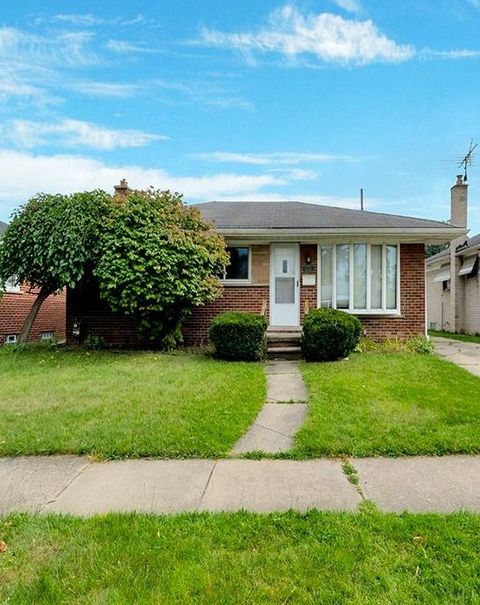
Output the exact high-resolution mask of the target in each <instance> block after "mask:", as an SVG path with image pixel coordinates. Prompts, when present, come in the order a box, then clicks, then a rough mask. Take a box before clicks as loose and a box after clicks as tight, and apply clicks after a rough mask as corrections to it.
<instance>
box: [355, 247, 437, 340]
mask: <svg viewBox="0 0 480 605" xmlns="http://www.w3.org/2000/svg"><path fill="white" fill-rule="evenodd" d="M400 311H401V316H400V317H381V316H377V317H365V316H363V317H360V320H361V321H362V324H363V327H364V329H365V332H366V335H367V336H368V337H370V338H373V339H375V340H383V339H385V338H405V337H409V336H418V335H424V334H425V246H424V245H423V244H402V245H401V246H400Z"/></svg>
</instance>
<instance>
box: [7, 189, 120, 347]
mask: <svg viewBox="0 0 480 605" xmlns="http://www.w3.org/2000/svg"><path fill="white" fill-rule="evenodd" d="M111 200H112V196H110V195H109V194H107V193H105V192H104V191H99V190H97V191H90V192H84V193H75V194H72V195H47V194H39V195H36V196H35V197H33V198H32V199H30V201H29V202H28V203H27V204H25V205H24V206H21V207H20V208H19V209H18V210H17V211H16V212H15V214H14V216H13V218H12V221H11V223H10V225H9V227H8V229H7V231H6V232H5V234H4V236H3V238H2V241H1V244H0V284H1V283H4V282H5V281H6V280H7V279H9V278H10V277H11V276H15V277H16V278H17V279H18V280H19V281H20V282H21V283H27V284H28V285H29V286H30V287H31V288H32V290H34V291H36V292H37V297H36V299H35V301H34V303H33V305H32V308H31V310H30V312H29V314H28V316H27V318H26V320H25V323H24V326H23V328H22V331H21V333H20V336H19V342H20V343H25V342H27V340H28V336H29V334H30V330H31V328H32V325H33V322H34V321H35V318H36V317H37V314H38V311H39V310H40V308H41V306H42V303H43V302H44V300H45V299H46V298H47V297H48V296H50V295H51V294H53V293H55V292H57V291H58V290H61V289H63V288H65V287H66V286H70V287H73V286H75V284H76V283H77V282H78V281H79V280H80V279H81V278H82V277H83V276H84V274H85V273H86V271H88V270H89V269H90V270H91V267H92V266H94V265H95V263H96V262H97V260H98V255H99V252H100V245H101V237H100V235H101V229H102V226H103V225H104V224H105V222H106V218H107V216H108V214H109V213H110V211H111V207H112V203H111Z"/></svg>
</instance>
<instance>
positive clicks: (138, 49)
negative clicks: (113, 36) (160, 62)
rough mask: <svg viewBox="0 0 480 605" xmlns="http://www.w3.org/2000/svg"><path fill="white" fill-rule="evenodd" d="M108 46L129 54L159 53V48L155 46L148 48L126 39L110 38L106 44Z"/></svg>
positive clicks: (118, 51)
mask: <svg viewBox="0 0 480 605" xmlns="http://www.w3.org/2000/svg"><path fill="white" fill-rule="evenodd" d="M106 47H107V48H108V49H109V50H112V51H113V52H116V53H119V54H129V53H146V54H152V53H158V52H160V51H159V50H157V49H155V48H148V47H146V46H141V45H140V44H134V43H132V42H127V41H126V40H109V41H108V42H107V44H106Z"/></svg>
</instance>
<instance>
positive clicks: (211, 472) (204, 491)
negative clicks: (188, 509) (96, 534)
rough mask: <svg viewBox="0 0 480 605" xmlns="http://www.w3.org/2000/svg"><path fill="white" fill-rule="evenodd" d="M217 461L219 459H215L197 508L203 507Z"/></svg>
mask: <svg viewBox="0 0 480 605" xmlns="http://www.w3.org/2000/svg"><path fill="white" fill-rule="evenodd" d="M217 463H218V460H215V461H214V463H213V466H212V469H211V471H210V473H209V475H208V479H207V482H206V483H205V487H204V488H203V490H202V493H201V494H200V499H199V501H198V506H197V510H201V508H202V504H203V500H204V499H205V494H206V493H207V489H208V488H209V486H210V483H211V480H212V476H213V472H214V471H215V469H216V468H217Z"/></svg>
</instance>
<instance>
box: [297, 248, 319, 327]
mask: <svg viewBox="0 0 480 605" xmlns="http://www.w3.org/2000/svg"><path fill="white" fill-rule="evenodd" d="M307 256H308V257H310V260H311V265H310V266H311V267H312V269H311V270H310V271H309V273H310V274H312V275H314V276H315V285H314V286H303V285H302V282H301V281H300V322H301V323H303V318H304V316H305V312H307V313H308V311H309V310H310V309H316V308H317V246H316V245H315V244H313V245H302V246H300V280H301V279H302V274H303V273H304V267H305V266H306V265H307Z"/></svg>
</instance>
